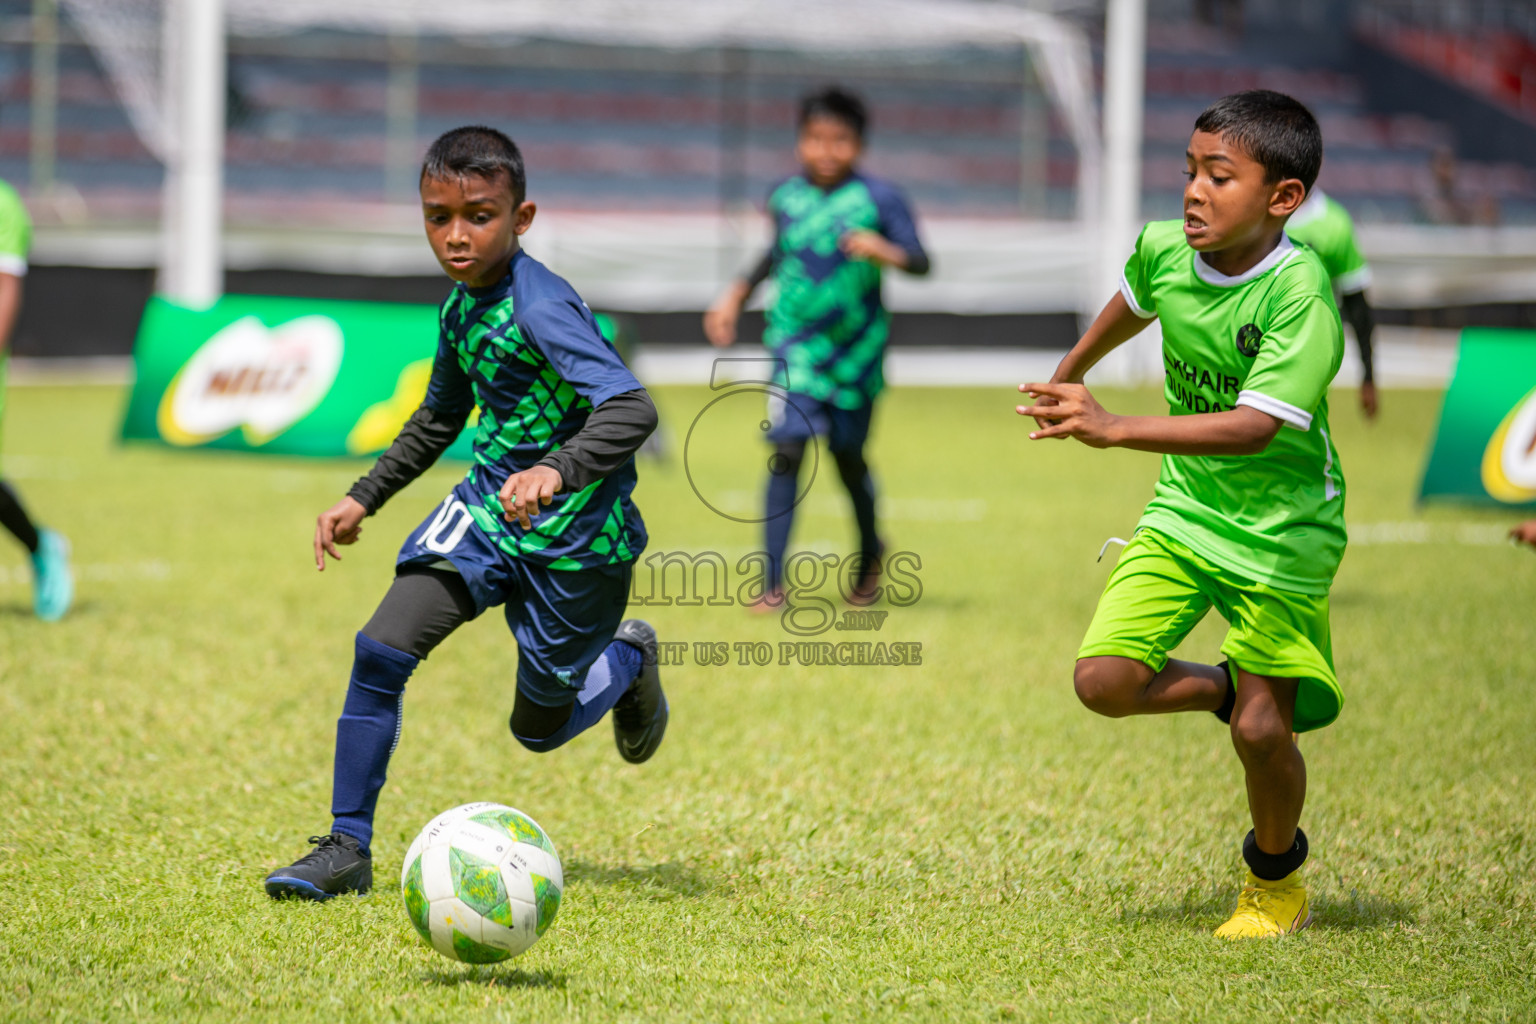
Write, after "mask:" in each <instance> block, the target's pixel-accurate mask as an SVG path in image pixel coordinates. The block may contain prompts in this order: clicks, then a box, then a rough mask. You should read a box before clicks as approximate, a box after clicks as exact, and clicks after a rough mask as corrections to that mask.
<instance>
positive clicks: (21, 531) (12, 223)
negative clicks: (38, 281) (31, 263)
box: [0, 181, 75, 622]
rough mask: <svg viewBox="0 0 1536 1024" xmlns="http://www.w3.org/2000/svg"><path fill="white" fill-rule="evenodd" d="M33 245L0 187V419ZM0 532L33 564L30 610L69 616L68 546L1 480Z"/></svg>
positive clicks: (15, 199)
mask: <svg viewBox="0 0 1536 1024" xmlns="http://www.w3.org/2000/svg"><path fill="white" fill-rule="evenodd" d="M31 244H32V219H31V218H30V217H28V216H27V208H26V207H25V206H24V205H22V202H21V197H20V196H18V195H17V194H16V190H15V189H13V188H11V186H10V185H8V184H6V183H5V182H3V181H0V413H3V412H4V411H5V361H6V355H7V353H8V352H9V351H10V342H11V332H12V331H13V330H14V329H15V327H16V318H17V317H18V316H20V315H21V292H22V279H23V278H25V277H26V276H27V253H28V250H29V249H30V248H31ZM0 526H4V527H5V528H6V530H7V531H8V532H9V533H10V534H11V536H13V537H15V538H16V539H17V540H18V541H20V542H21V545H22V547H24V548H26V549H27V554H28V555H29V556H30V557H31V561H32V610H33V611H34V612H36V613H37V617H38V618H40V619H42V620H43V621H44V622H56V621H58V620H59V619H62V618H63V617H64V613H65V612H67V611H69V605H70V602H71V601H73V600H74V593H75V581H74V575H73V573H72V572H71V571H70V568H69V542H68V541H66V540H65V539H64V537H63V535H62V534H60V533H57V532H56V531H53V530H48V529H44V528H42V527H40V526H38V525H37V524H36V523H35V522H33V521H32V517H31V516H29V515H28V514H27V510H26V508H25V506H23V505H22V503H21V498H20V496H18V495H17V493H16V492H15V491H14V490H12V489H11V486H10V484H8V483H6V482H5V479H4V478H3V477H0Z"/></svg>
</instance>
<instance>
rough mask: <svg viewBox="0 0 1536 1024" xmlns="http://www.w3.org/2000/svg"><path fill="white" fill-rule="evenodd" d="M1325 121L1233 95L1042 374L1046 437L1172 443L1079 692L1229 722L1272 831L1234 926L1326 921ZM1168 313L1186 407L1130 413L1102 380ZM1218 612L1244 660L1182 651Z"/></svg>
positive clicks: (1291, 103) (1214, 112)
mask: <svg viewBox="0 0 1536 1024" xmlns="http://www.w3.org/2000/svg"><path fill="white" fill-rule="evenodd" d="M1322 156H1323V144H1322V136H1321V134H1320V133H1319V131H1318V127H1317V122H1316V120H1315V119H1314V118H1313V117H1312V115H1311V113H1310V112H1308V111H1307V109H1306V108H1305V107H1303V106H1302V105H1301V104H1300V103H1297V102H1296V101H1295V100H1293V99H1291V98H1290V97H1288V96H1283V95H1281V94H1279V93H1275V92H1269V91H1265V90H1255V91H1252V92H1244V93H1238V94H1236V95H1233V96H1228V97H1226V98H1225V99H1222V100H1220V101H1219V102H1217V103H1216V104H1214V105H1213V106H1211V107H1210V108H1209V109H1207V110H1206V111H1205V112H1204V113H1203V114H1201V115H1200V117H1199V119H1198V120H1196V122H1195V130H1194V134H1193V135H1192V136H1191V138H1190V142H1189V149H1188V151H1187V153H1186V158H1187V161H1188V168H1187V174H1188V178H1189V184H1188V185H1187V186H1186V187H1185V190H1184V220H1183V222H1182V223H1181V222H1179V221H1164V222H1155V223H1152V224H1148V225H1147V226H1146V228H1145V229H1144V230H1143V231H1142V233H1141V237H1140V238H1139V239H1138V240H1137V242H1136V251H1135V253H1134V254H1133V255H1132V256H1131V258H1130V260H1129V262H1127V263H1126V267H1125V275H1124V278H1123V279H1122V282H1121V287H1120V293H1119V294H1118V295H1116V296H1115V297H1114V298H1112V299H1111V300H1110V301H1109V304H1108V305H1107V306H1105V307H1104V311H1103V312H1102V313H1100V314H1099V317H1098V319H1097V320H1095V321H1094V323H1093V325H1092V326H1091V327H1090V328H1089V329H1088V331H1087V333H1085V334H1084V335H1083V337H1082V339H1081V340H1080V341H1079V342H1078V343H1077V345H1076V346H1075V347H1074V348H1073V349H1072V351H1071V352H1069V353H1068V354H1067V356H1066V358H1064V359H1063V360H1062V361H1061V365H1060V366H1059V367H1058V368H1057V371H1056V374H1055V376H1054V377H1053V378H1052V380H1051V382H1050V383H1048V384H1023V385H1020V390H1022V391H1026V392H1028V393H1029V394H1030V395H1031V396H1032V397H1033V398H1034V399H1035V404H1034V405H1032V406H1029V407H1025V406H1020V407H1019V409H1018V411H1019V412H1020V413H1022V414H1024V415H1027V416H1033V417H1034V418H1035V419H1036V421H1037V423H1038V424H1039V426H1038V429H1036V430H1034V431H1033V432H1032V433H1031V434H1030V435H1029V436H1030V437H1031V438H1048V437H1057V438H1066V437H1076V438H1077V439H1078V440H1080V441H1082V442H1084V443H1086V444H1088V445H1090V446H1092V447H1095V448H1108V447H1122V448H1134V449H1137V450H1140V451H1151V452H1161V453H1162V454H1163V469H1162V474H1161V476H1160V478H1159V479H1158V482H1157V487H1156V490H1155V492H1154V496H1153V499H1152V501H1151V503H1150V504H1149V505H1148V506H1147V509H1146V512H1145V513H1144V514H1143V515H1142V518H1141V522H1140V524H1139V525H1138V527H1137V530H1136V533H1135V536H1134V537H1133V539H1132V540H1131V542H1130V543H1129V544H1128V545H1127V546H1126V548H1125V550H1124V551H1123V552H1122V553H1121V555H1120V561H1119V563H1118V564H1117V565H1116V566H1115V569H1114V571H1113V572H1112V573H1111V574H1110V578H1109V582H1108V584H1107V585H1106V587H1105V590H1104V594H1103V596H1102V597H1101V598H1100V600H1099V607H1098V611H1097V612H1096V613H1095V615H1094V618H1093V623H1092V624H1091V625H1090V626H1089V627H1088V635H1087V636H1086V637H1085V638H1084V640H1083V645H1082V649H1081V650H1080V651H1079V652H1078V661H1077V667H1076V670H1075V672H1074V677H1073V681H1074V685H1075V687H1076V690H1077V694H1078V697H1079V698H1080V699H1081V700H1082V702H1083V703H1084V704H1086V705H1087V706H1088V707H1089V708H1091V709H1092V710H1094V711H1097V712H1099V713H1100V714H1103V715H1108V716H1110V717H1112V718H1120V717H1123V716H1126V715H1144V714H1161V713H1165V712H1172V711H1210V712H1214V713H1215V714H1216V716H1217V717H1218V718H1220V719H1221V720H1222V721H1223V722H1226V723H1228V724H1229V726H1230V729H1231V736H1232V744H1233V746H1234V747H1235V748H1236V750H1237V754H1238V757H1239V759H1240V760H1241V761H1242V764H1243V769H1244V773H1245V775H1246V779H1247V790H1248V806H1249V810H1250V812H1251V815H1252V818H1253V830H1252V831H1250V832H1249V833H1248V836H1247V838H1246V839H1245V840H1244V843H1243V859H1244V860H1245V861H1246V862H1247V864H1248V869H1249V871H1248V878H1247V884H1246V885H1245V886H1244V887H1243V889H1242V892H1241V894H1240V895H1239V897H1238V901H1237V910H1236V912H1235V913H1234V914H1233V915H1232V917H1231V919H1230V920H1228V921H1227V922H1226V923H1225V924H1223V925H1222V926H1221V927H1220V928H1219V929H1217V932H1216V934H1217V935H1219V936H1221V937H1223V938H1230V939H1238V938H1246V937H1258V936H1271V935H1284V934H1287V933H1289V932H1294V931H1297V930H1299V929H1301V928H1304V927H1306V925H1308V924H1309V923H1310V922H1311V913H1310V912H1309V910H1308V905H1307V891H1306V886H1305V884H1304V883H1303V881H1302V876H1301V870H1300V868H1301V865H1302V862H1303V861H1305V860H1306V857H1307V838H1306V836H1305V834H1303V833H1302V831H1301V829H1300V828H1299V827H1298V825H1299V822H1300V820H1301V809H1302V803H1303V800H1304V798H1305V795H1306V766H1305V765H1304V764H1303V762H1302V757H1301V751H1300V750H1299V749H1298V748H1297V746H1296V744H1295V742H1294V739H1293V736H1292V732H1293V730H1294V731H1295V732H1305V731H1307V730H1310V729H1318V728H1321V727H1323V726H1325V725H1328V724H1329V723H1330V722H1332V721H1333V720H1334V719H1335V718H1337V717H1338V715H1339V711H1340V709H1341V708H1342V707H1343V703H1344V698H1343V694H1342V693H1341V691H1340V689H1339V683H1338V679H1337V678H1336V677H1335V675H1334V669H1333V654H1332V642H1331V639H1330V634H1329V627H1328V591H1329V589H1330V587H1331V586H1332V584H1333V577H1334V573H1335V572H1336V571H1337V570H1338V566H1339V559H1340V558H1341V557H1342V556H1343V554H1344V543H1345V534H1344V477H1343V474H1342V472H1341V470H1340V467H1339V459H1338V454H1337V452H1335V451H1334V447H1333V442H1332V440H1331V438H1330V437H1329V431H1328V400H1327V388H1328V384H1329V382H1330V381H1332V380H1333V377H1334V375H1335V374H1336V373H1337V372H1338V370H1339V364H1340V362H1341V360H1342V358H1343V349H1344V341H1343V333H1342V331H1341V329H1340V326H1339V315H1338V312H1337V310H1336V309H1335V307H1334V304H1333V300H1332V295H1331V292H1330V285H1329V280H1328V273H1327V271H1326V270H1325V269H1324V268H1323V265H1322V263H1321V262H1320V261H1319V260H1318V258H1317V256H1316V255H1315V254H1314V253H1312V252H1311V251H1310V250H1308V249H1306V248H1305V247H1302V246H1295V245H1292V244H1291V242H1290V241H1289V239H1288V238H1287V237H1286V235H1285V230H1284V229H1285V221H1286V218H1287V217H1289V216H1290V215H1291V214H1292V213H1294V212H1295V211H1296V209H1297V207H1299V206H1300V205H1301V203H1302V201H1303V200H1304V199H1305V197H1306V194H1307V192H1308V191H1309V190H1310V189H1311V187H1312V184H1313V182H1314V181H1315V180H1316V179H1317V173H1318V170H1319V168H1320V167H1321V165H1322ZM1154 317H1155V318H1157V319H1159V320H1161V321H1162V329H1163V366H1164V376H1165V382H1166V383H1165V392H1166V396H1167V399H1168V404H1169V407H1170V412H1171V414H1172V415H1169V416H1116V415H1113V414H1111V413H1109V412H1107V411H1106V410H1105V409H1104V408H1103V407H1101V406H1100V405H1099V404H1098V402H1097V401H1096V400H1095V399H1094V397H1093V395H1092V394H1090V393H1089V391H1088V389H1087V388H1086V387H1085V386H1083V384H1082V380H1083V376H1084V375H1085V374H1086V373H1087V372H1088V371H1089V370H1090V369H1091V368H1092V367H1093V366H1094V364H1095V363H1097V362H1099V360H1101V359H1102V358H1103V357H1104V356H1105V355H1106V354H1107V353H1109V352H1110V351H1111V350H1113V349H1114V348H1115V347H1116V346H1118V345H1121V344H1124V343H1125V342H1126V341H1128V340H1130V338H1132V337H1133V336H1134V335H1135V334H1136V333H1137V332H1139V331H1140V330H1141V329H1142V328H1143V327H1144V326H1146V324H1147V323H1148V321H1150V320H1151V319H1152V318H1154ZM1213 607H1214V608H1215V609H1216V610H1217V611H1218V612H1220V613H1221V616H1222V617H1223V618H1224V619H1226V620H1227V622H1228V623H1229V625H1230V626H1231V629H1230V630H1229V632H1228V633H1227V637H1226V641H1225V642H1224V643H1223V644H1222V647H1221V651H1222V653H1223V654H1224V655H1226V656H1227V658H1228V661H1224V662H1222V663H1221V664H1220V665H1202V664H1196V663H1194V662H1187V661H1180V660H1177V659H1173V658H1170V657H1169V654H1170V652H1171V651H1173V650H1174V649H1175V648H1177V647H1178V645H1179V643H1180V642H1181V641H1182V640H1183V639H1184V637H1186V636H1187V635H1188V634H1189V631H1190V630H1191V629H1193V628H1194V626H1195V624H1196V623H1198V622H1199V621H1200V620H1201V619H1202V618H1204V616H1205V615H1206V613H1207V612H1209V611H1210V610H1211V609H1212V608H1213Z"/></svg>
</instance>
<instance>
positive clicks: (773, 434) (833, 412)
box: [767, 389, 875, 455]
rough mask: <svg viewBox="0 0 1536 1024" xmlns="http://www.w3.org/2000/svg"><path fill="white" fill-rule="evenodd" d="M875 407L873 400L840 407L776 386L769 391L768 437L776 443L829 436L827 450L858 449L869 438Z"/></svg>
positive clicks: (849, 450) (846, 450)
mask: <svg viewBox="0 0 1536 1024" xmlns="http://www.w3.org/2000/svg"><path fill="white" fill-rule="evenodd" d="M874 409H875V406H874V403H873V402H866V403H865V404H864V405H862V406H860V407H859V408H857V409H840V408H838V407H837V406H835V405H833V404H832V403H831V402H824V401H822V400H821V399H819V398H812V397H811V396H810V395H805V394H801V393H800V392H798V391H781V390H778V389H775V390H773V391H770V392H769V393H768V433H767V438H768V440H769V441H770V442H772V443H773V444H783V443H789V442H794V441H809V440H810V439H811V438H813V437H825V438H826V439H827V450H828V451H830V452H832V453H833V454H834V455H835V454H837V453H839V452H856V451H859V450H860V449H861V448H863V447H864V442H865V441H866V440H868V439H869V422H870V419H871V416H872V415H873V413H874Z"/></svg>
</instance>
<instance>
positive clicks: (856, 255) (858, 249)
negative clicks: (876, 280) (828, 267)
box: [837, 228, 907, 270]
mask: <svg viewBox="0 0 1536 1024" xmlns="http://www.w3.org/2000/svg"><path fill="white" fill-rule="evenodd" d="M837 246H838V248H839V249H841V250H843V255H845V256H847V257H848V258H849V259H855V260H868V261H869V262H870V263H878V264H879V265H880V266H882V267H896V268H897V269H899V270H904V269H906V266H907V250H905V249H903V248H902V247H901V246H899V245H897V244H896V243H895V242H893V241H891V240H890V239H889V238H886V237H885V236H884V235H882V234H880V232H878V231H870V230H868V229H864V228H861V229H859V230H857V231H850V232H848V233H847V234H846V235H844V236H843V237H842V240H841V241H839V242H838V243H837Z"/></svg>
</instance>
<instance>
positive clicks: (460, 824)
mask: <svg viewBox="0 0 1536 1024" xmlns="http://www.w3.org/2000/svg"><path fill="white" fill-rule="evenodd" d="M564 887H565V876H564V874H563V873H562V872H561V870H560V857H559V856H558V855H557V854H556V853H555V844H554V843H552V842H550V841H549V836H547V835H545V834H544V830H543V829H542V828H540V827H539V825H538V823H537V822H535V821H534V820H533V819H532V818H530V817H528V815H526V814H524V813H523V812H522V811H518V810H514V809H513V808H511V807H507V806H505V805H503V804H493V803H485V802H482V803H473V804H465V805H464V806H462V807H455V808H454V809H453V810H451V811H446V812H444V813H442V814H439V815H438V816H437V817H436V818H433V819H432V820H431V821H430V822H428V823H427V827H426V828H424V829H422V830H421V834H420V835H418V836H417V837H416V841H415V842H414V843H412V844H411V848H410V850H409V851H408V852H407V853H406V855H405V867H404V869H403V870H402V871H401V872H400V889H401V892H402V893H403V895H404V896H405V911H406V913H407V914H409V915H410V918H411V923H412V924H413V925H415V926H416V930H417V931H418V932H420V933H421V937H422V938H423V939H426V940H427V942H428V943H430V944H431V946H432V948H433V949H435V950H437V951H438V952H439V953H441V954H443V956H446V957H448V958H449V959H451V960H459V961H462V962H464V963H467V964H489V963H495V962H496V961H498V960H506V959H508V958H510V957H514V956H517V955H518V954H519V953H522V952H524V951H525V950H527V949H528V947H530V946H532V945H533V944H534V943H535V942H537V941H539V937H540V936H542V935H543V934H544V933H545V931H547V930H548V929H549V926H550V925H551V924H552V923H553V922H554V920H555V912H556V911H558V910H559V909H560V891H561V890H562V889H563V888H564Z"/></svg>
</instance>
